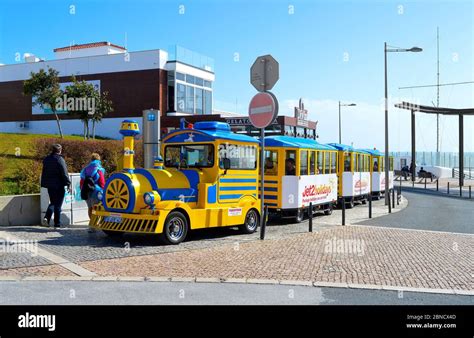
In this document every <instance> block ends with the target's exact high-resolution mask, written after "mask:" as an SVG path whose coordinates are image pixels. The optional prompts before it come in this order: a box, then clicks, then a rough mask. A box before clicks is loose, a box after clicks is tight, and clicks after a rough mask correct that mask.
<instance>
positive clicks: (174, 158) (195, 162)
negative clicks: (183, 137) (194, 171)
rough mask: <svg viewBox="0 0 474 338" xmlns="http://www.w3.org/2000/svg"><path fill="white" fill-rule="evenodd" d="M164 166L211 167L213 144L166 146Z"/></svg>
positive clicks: (212, 163) (212, 164)
mask: <svg viewBox="0 0 474 338" xmlns="http://www.w3.org/2000/svg"><path fill="white" fill-rule="evenodd" d="M165 166H167V167H175V168H211V167H213V166H214V146H213V145H212V144H193V145H171V146H167V147H166V148H165Z"/></svg>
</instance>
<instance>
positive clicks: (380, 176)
mask: <svg viewBox="0 0 474 338" xmlns="http://www.w3.org/2000/svg"><path fill="white" fill-rule="evenodd" d="M389 178H390V180H389V189H392V188H393V171H390V172H389ZM372 191H374V192H379V191H385V173H384V172H380V173H378V172H376V173H372Z"/></svg>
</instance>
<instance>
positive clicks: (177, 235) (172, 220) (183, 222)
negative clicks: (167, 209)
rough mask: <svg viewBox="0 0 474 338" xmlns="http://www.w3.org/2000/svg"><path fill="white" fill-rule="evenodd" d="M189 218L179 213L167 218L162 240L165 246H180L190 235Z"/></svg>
mask: <svg viewBox="0 0 474 338" xmlns="http://www.w3.org/2000/svg"><path fill="white" fill-rule="evenodd" d="M188 229H189V224H188V220H187V218H186V217H185V216H184V215H183V214H182V213H181V212H179V211H173V212H171V213H169V215H168V217H166V220H165V224H164V226H163V233H162V234H161V239H162V241H163V242H164V243H165V244H179V243H181V242H182V241H184V239H185V238H186V235H187V234H188Z"/></svg>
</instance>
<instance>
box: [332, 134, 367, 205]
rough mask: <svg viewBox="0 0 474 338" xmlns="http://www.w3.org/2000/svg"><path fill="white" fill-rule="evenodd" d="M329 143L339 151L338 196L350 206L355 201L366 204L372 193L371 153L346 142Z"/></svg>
mask: <svg viewBox="0 0 474 338" xmlns="http://www.w3.org/2000/svg"><path fill="white" fill-rule="evenodd" d="M329 145H330V146H333V147H334V148H336V149H337V151H338V160H339V164H340V165H339V170H338V197H339V198H340V199H344V202H345V204H346V205H347V207H348V208H352V207H354V202H355V201H360V202H361V203H362V204H365V203H366V202H367V198H368V196H369V194H370V168H369V164H370V154H369V153H368V152H366V151H364V150H356V149H354V148H353V147H352V146H348V145H344V144H339V143H330V144H329Z"/></svg>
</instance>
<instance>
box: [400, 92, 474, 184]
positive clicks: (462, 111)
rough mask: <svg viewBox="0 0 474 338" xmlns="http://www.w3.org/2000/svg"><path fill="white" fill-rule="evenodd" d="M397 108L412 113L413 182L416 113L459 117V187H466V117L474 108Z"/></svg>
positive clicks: (413, 172) (412, 106)
mask: <svg viewBox="0 0 474 338" xmlns="http://www.w3.org/2000/svg"><path fill="white" fill-rule="evenodd" d="M395 107H396V108H400V109H406V110H410V111H411V162H412V163H413V166H412V173H411V174H412V180H414V179H415V176H416V165H415V163H416V158H415V155H416V142H415V140H416V139H415V135H416V130H415V112H420V113H425V114H442V115H448V116H453V115H457V116H458V117H459V186H461V187H462V186H463V185H464V115H474V108H443V107H431V106H423V105H418V104H414V103H410V102H405V101H403V102H401V103H397V104H395Z"/></svg>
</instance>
